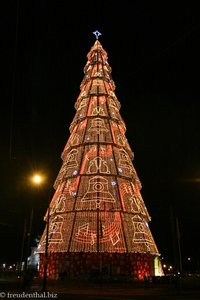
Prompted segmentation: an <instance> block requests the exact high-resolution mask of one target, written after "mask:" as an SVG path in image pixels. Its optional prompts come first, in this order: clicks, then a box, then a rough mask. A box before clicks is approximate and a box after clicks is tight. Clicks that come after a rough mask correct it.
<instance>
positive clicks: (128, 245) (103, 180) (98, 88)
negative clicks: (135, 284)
mask: <svg viewBox="0 0 200 300" xmlns="http://www.w3.org/2000/svg"><path fill="white" fill-rule="evenodd" d="M96 34H97V36H96V37H97V40H96V41H95V43H94V45H93V47H92V48H91V50H90V51H89V53H88V55H87V58H88V61H87V63H86V65H85V68H84V74H85V76H84V78H83V81H82V83H81V86H80V90H81V91H80V94H79V96H78V99H77V101H76V103H75V108H76V114H75V117H74V119H73V121H72V123H71V126H70V137H69V139H68V141H67V143H66V146H65V148H64V151H63V153H62V155H61V158H62V160H63V163H62V166H61V169H60V171H59V174H58V176H57V178H56V181H55V185H54V188H55V193H54V195H53V198H52V201H51V203H50V207H49V209H48V211H49V212H50V213H49V218H47V214H46V216H45V219H46V220H47V219H48V220H49V228H48V229H49V233H48V267H47V276H48V277H49V278H58V277H59V274H61V273H63V272H65V273H66V276H67V277H68V278H71V279H75V278H76V277H79V278H80V277H81V276H82V277H83V278H86V277H88V276H90V275H91V274H92V272H93V271H94V270H96V271H97V270H99V271H100V272H101V271H104V273H106V272H107V274H108V276H112V275H113V274H116V273H118V274H120V273H123V274H127V275H128V276H133V277H135V278H143V276H144V275H146V276H148V275H159V259H158V257H159V253H158V250H157V247H156V244H155V242H154V239H153V237H152V234H151V232H150V229H149V226H148V223H149V221H150V216H149V214H148V212H147V209H146V206H145V204H144V201H143V199H142V196H141V193H140V190H141V183H140V180H139V178H138V176H137V173H136V170H135V168H134V166H133V163H132V160H133V152H132V151H131V148H130V146H129V144H128V141H127V139H126V136H125V132H126V126H125V124H124V121H123V119H122V117H121V115H120V113H119V110H120V103H119V101H118V99H117V97H116V94H115V84H114V82H113V80H112V77H111V67H110V66H109V64H108V61H107V53H106V51H105V50H104V49H103V48H102V45H101V43H100V42H99V40H98V32H96ZM45 244H46V229H45V231H44V233H43V235H42V238H41V241H40V243H39V245H38V249H37V253H39V254H40V275H41V276H42V274H43V268H44V253H45V246H46V245H45Z"/></svg>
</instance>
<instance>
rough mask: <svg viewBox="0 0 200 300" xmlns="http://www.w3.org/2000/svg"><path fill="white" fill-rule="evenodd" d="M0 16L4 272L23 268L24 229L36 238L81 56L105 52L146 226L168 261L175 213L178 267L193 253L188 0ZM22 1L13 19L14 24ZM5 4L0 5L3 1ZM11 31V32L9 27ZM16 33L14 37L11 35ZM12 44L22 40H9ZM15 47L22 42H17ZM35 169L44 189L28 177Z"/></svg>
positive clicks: (195, 67) (194, 114)
mask: <svg viewBox="0 0 200 300" xmlns="http://www.w3.org/2000/svg"><path fill="white" fill-rule="evenodd" d="M3 2H6V3H4V4H3V7H2V8H1V10H0V11H1V18H0V19H1V21H0V22H1V24H0V33H1V74H2V80H1V83H2V87H1V120H0V122H1V144H0V160H1V162H0V165H1V172H0V174H1V178H0V191H1V193H0V197H1V198H0V236H1V247H0V263H3V262H6V261H7V262H15V261H17V260H19V259H20V253H21V243H22V234H23V224H24V220H25V218H28V219H29V216H30V210H31V207H34V219H33V227H34V229H33V237H34V238H35V237H36V236H38V235H39V234H41V233H42V232H43V229H44V222H43V215H44V213H45V211H46V208H47V204H48V202H49V193H50V195H52V194H53V187H52V186H53V182H54V180H55V179H56V176H57V174H58V171H59V169H60V167H61V162H62V161H61V158H60V155H61V152H62V151H63V149H64V146H65V143H66V141H67V139H68V138H69V126H70V123H71V121H72V119H73V116H74V114H75V109H74V103H75V101H76V99H77V97H78V95H79V92H80V88H79V86H80V83H81V81H82V79H83V76H84V73H83V68H84V66H85V64H86V62H87V57H86V55H87V53H88V52H89V51H90V48H91V47H92V45H93V44H94V42H95V37H94V35H93V34H92V32H93V31H95V30H96V29H98V30H99V31H100V32H101V33H102V36H101V37H100V42H101V43H102V45H103V47H104V49H105V50H106V51H107V53H108V62H109V64H110V66H111V67H112V77H113V80H114V82H115V84H116V95H117V97H118V100H119V101H120V103H121V105H122V107H121V110H120V112H121V115H122V117H123V119H124V121H125V124H126V126H127V132H126V136H127V138H128V140H129V143H130V145H131V148H132V150H133V152H134V154H135V158H134V162H133V163H134V166H135V168H136V171H137V173H138V176H139V178H140V180H141V182H142V186H143V188H142V191H141V192H142V196H143V199H144V201H145V204H146V206H147V209H148V211H149V213H150V215H151V217H152V221H151V222H150V229H151V231H152V234H153V236H154V239H155V241H156V243H157V246H158V249H159V251H160V253H161V255H162V256H164V258H165V260H166V261H173V251H172V249H173V239H172V230H171V220H170V206H171V207H172V208H173V212H174V214H175V215H176V216H177V218H178V220H179V225H180V237H181V239H180V241H181V250H182V256H183V262H185V261H186V260H187V257H192V258H193V259H194V260H195V261H196V262H197V259H198V258H199V256H200V242H199V235H200V234H199V233H200V220H199V212H200V198H199V195H200V155H199V154H200V141H199V140H200V139H199V131H200V118H199V114H200V89H199V74H200V57H199V53H200V18H199V10H198V8H197V6H196V5H195V4H193V3H192V2H191V1H186V2H185V3H184V2H181V3H175V1H173V2H170V1H162V2H160V4H158V3H156V4H155V3H152V1H148V2H147V3H146V2H144V1H118V2H116V1H109V0H107V1H96V2H95V1H92V2H90V1H86V2H85V1H82V3H81V4H80V3H77V2H76V3H75V4H72V6H71V7H69V1H44V0H40V1H37V0H35V1H25V0H18V1H16V0H15V1H14V0H13V1H11V0H8V1H3ZM17 4H18V22H17V21H16V19H17ZM1 5H2V4H1ZM16 24H18V25H16ZM16 29H17V36H16ZM16 37H17V39H16ZM16 41H17V43H16ZM34 171H41V172H43V173H44V174H46V176H47V181H46V184H45V185H44V186H43V187H41V188H34V187H33V186H31V185H30V183H29V180H28V179H29V176H30V175H31V174H32V172H34Z"/></svg>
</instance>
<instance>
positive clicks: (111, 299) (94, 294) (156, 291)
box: [0, 278, 200, 300]
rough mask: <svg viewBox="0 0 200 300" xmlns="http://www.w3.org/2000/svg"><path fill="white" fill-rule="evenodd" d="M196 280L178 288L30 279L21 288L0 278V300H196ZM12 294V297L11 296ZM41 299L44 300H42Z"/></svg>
mask: <svg viewBox="0 0 200 300" xmlns="http://www.w3.org/2000/svg"><path fill="white" fill-rule="evenodd" d="M199 283H200V279H198V280H197V281H195V282H193V283H192V284H191V283H187V282H184V283H183V287H182V288H181V289H179V288H177V287H176V286H175V285H174V284H147V285H145V284H144V283H140V284H135V283H133V284H131V283H116V282H115V283H86V282H70V281H52V282H47V292H46V294H43V293H42V292H41V287H42V282H41V281H37V280H34V281H33V282H32V283H31V285H30V286H26V287H22V285H21V284H20V282H19V281H16V280H12V279H6V280H5V279H2V278H0V298H4V299H11V298H12V299H13V298H15V299H41V298H43V299H44V298H45V297H46V299H67V300H73V299H74V300H75V299H77V300H78V299H81V300H86V299H87V300H103V299H104V300H106V299H107V300H119V299H121V300H128V299H129V300H200V285H199ZM14 294H16V296H13V295H14ZM44 296H45V297H44Z"/></svg>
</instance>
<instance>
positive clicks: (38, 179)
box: [23, 174, 44, 286]
mask: <svg viewBox="0 0 200 300" xmlns="http://www.w3.org/2000/svg"><path fill="white" fill-rule="evenodd" d="M43 180H44V178H43V176H42V175H40V174H34V175H33V176H31V178H30V181H31V183H32V185H34V186H40V185H41V184H42V183H43ZM33 213H34V212H33V207H32V208H31V214H30V221H29V228H28V231H24V236H23V243H24V239H25V237H26V249H25V261H24V270H23V286H25V285H26V283H27V268H28V255H29V250H30V244H31V232H32V223H33Z"/></svg>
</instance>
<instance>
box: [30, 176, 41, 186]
mask: <svg viewBox="0 0 200 300" xmlns="http://www.w3.org/2000/svg"><path fill="white" fill-rule="evenodd" d="M43 180H44V179H43V177H42V176H41V175H40V174H35V175H33V176H32V178H31V181H32V182H33V183H34V184H36V185H40V184H41V183H42V182H43Z"/></svg>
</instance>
